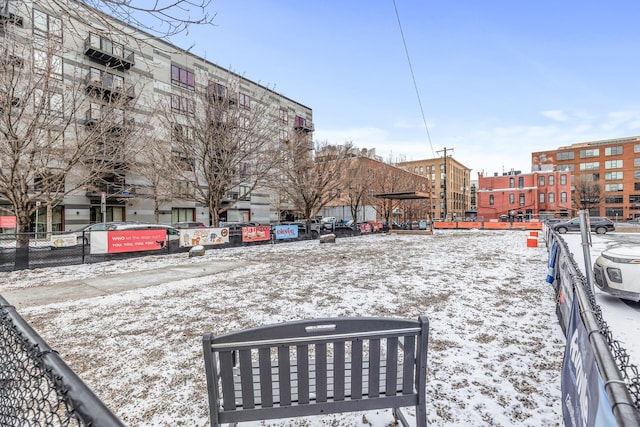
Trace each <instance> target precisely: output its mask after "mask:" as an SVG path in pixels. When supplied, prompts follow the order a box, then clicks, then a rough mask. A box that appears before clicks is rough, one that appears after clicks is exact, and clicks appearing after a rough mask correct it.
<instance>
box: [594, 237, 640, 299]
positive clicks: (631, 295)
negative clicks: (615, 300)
mask: <svg viewBox="0 0 640 427" xmlns="http://www.w3.org/2000/svg"><path fill="white" fill-rule="evenodd" d="M593 275H594V278H595V281H596V285H597V286H598V288H600V289H601V290H602V291H604V292H607V293H609V294H611V295H614V296H616V297H619V298H622V299H627V300H632V301H635V302H638V301H640V244H637V243H636V244H629V243H626V244H621V245H616V246H613V247H610V248H608V249H605V250H604V251H602V253H601V254H600V256H599V257H598V258H597V259H596V262H595V264H594V265H593Z"/></svg>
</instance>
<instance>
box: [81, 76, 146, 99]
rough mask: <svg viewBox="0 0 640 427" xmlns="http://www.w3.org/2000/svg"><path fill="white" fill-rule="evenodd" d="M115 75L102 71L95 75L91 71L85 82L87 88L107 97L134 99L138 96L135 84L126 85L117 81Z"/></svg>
mask: <svg viewBox="0 0 640 427" xmlns="http://www.w3.org/2000/svg"><path fill="white" fill-rule="evenodd" d="M114 77H119V76H115V75H114V74H111V73H106V72H101V73H100V75H99V76H97V75H95V74H94V73H92V72H91V71H90V72H89V73H87V76H86V77H85V82H86V84H87V89H88V90H90V91H95V92H98V93H100V94H102V95H103V96H104V97H105V98H109V99H111V98H113V97H126V98H128V99H134V98H135V97H136V92H135V88H134V87H133V85H125V84H124V81H123V82H122V84H119V83H116V80H114Z"/></svg>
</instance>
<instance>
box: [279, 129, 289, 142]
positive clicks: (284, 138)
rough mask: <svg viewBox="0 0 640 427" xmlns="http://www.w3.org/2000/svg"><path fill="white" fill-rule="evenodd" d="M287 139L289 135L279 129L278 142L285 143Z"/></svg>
mask: <svg viewBox="0 0 640 427" xmlns="http://www.w3.org/2000/svg"><path fill="white" fill-rule="evenodd" d="M288 139H289V133H288V132H287V131H286V130H285V129H280V141H286V140H288Z"/></svg>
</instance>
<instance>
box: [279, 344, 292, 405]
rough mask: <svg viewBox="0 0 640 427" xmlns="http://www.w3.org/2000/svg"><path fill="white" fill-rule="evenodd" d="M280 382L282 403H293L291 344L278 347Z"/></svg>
mask: <svg viewBox="0 0 640 427" xmlns="http://www.w3.org/2000/svg"><path fill="white" fill-rule="evenodd" d="M278 384H279V385H280V386H279V390H280V405H281V406H289V405H291V356H290V355H289V346H284V345H283V346H280V347H278Z"/></svg>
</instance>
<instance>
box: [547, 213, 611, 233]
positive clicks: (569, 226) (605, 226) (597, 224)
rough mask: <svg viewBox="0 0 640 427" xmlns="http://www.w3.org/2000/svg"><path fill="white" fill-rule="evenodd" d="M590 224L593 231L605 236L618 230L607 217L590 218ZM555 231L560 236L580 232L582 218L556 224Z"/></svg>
mask: <svg viewBox="0 0 640 427" xmlns="http://www.w3.org/2000/svg"><path fill="white" fill-rule="evenodd" d="M589 223H590V224H591V231H595V233H596V234H604V233H606V232H607V231H615V230H616V227H615V224H614V223H613V221H611V220H610V219H609V218H607V217H603V216H592V217H590V218H589ZM553 229H554V230H556V231H557V232H558V233H560V234H564V233H566V232H567V231H580V218H573V219H571V220H569V221H565V222H559V223H557V224H554V225H553Z"/></svg>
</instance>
